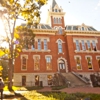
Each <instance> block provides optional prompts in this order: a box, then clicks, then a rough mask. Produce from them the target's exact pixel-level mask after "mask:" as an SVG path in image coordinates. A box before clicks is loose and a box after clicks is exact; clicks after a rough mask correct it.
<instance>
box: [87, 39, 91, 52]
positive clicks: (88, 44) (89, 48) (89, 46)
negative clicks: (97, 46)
mask: <svg viewBox="0 0 100 100" xmlns="http://www.w3.org/2000/svg"><path fill="white" fill-rule="evenodd" d="M87 46H88V50H89V51H91V44H90V41H89V40H87Z"/></svg>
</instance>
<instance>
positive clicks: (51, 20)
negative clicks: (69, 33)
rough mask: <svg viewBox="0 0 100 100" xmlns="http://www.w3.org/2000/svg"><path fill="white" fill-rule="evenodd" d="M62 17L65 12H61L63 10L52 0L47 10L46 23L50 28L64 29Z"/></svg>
mask: <svg viewBox="0 0 100 100" xmlns="http://www.w3.org/2000/svg"><path fill="white" fill-rule="evenodd" d="M64 16H65V12H63V9H62V8H61V7H59V6H58V4H57V3H56V1H55V0H52V5H51V7H50V9H49V10H48V17H47V23H48V24H49V25H50V26H51V27H52V28H55V27H62V28H65V22H64Z"/></svg>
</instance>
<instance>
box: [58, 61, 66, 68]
mask: <svg viewBox="0 0 100 100" xmlns="http://www.w3.org/2000/svg"><path fill="white" fill-rule="evenodd" d="M59 69H65V62H64V61H63V60H59Z"/></svg>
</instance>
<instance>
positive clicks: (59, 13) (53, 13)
mask: <svg viewBox="0 0 100 100" xmlns="http://www.w3.org/2000/svg"><path fill="white" fill-rule="evenodd" d="M49 14H51V15H65V14H66V13H65V12H50V11H49Z"/></svg>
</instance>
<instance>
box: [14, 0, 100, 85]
mask: <svg viewBox="0 0 100 100" xmlns="http://www.w3.org/2000/svg"><path fill="white" fill-rule="evenodd" d="M64 16H65V12H63V9H62V8H61V7H59V5H58V4H57V3H56V1H55V0H53V2H52V6H51V8H50V9H49V10H48V18H47V23H46V24H39V25H38V28H37V29H35V28H34V27H33V26H32V27H31V28H32V29H33V31H34V34H36V36H35V40H34V46H29V49H27V48H24V49H23V50H22V52H21V53H20V55H19V57H17V58H16V60H15V66H14V85H17V86H35V85H39V84H42V85H43V86H48V85H52V82H51V80H52V77H53V76H54V74H55V73H58V72H59V73H68V72H72V71H74V72H77V73H80V74H82V75H85V76H86V77H88V78H89V75H90V74H91V73H95V72H100V32H99V31H97V30H96V29H94V28H93V27H92V26H87V25H85V24H82V25H65V21H64Z"/></svg>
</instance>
